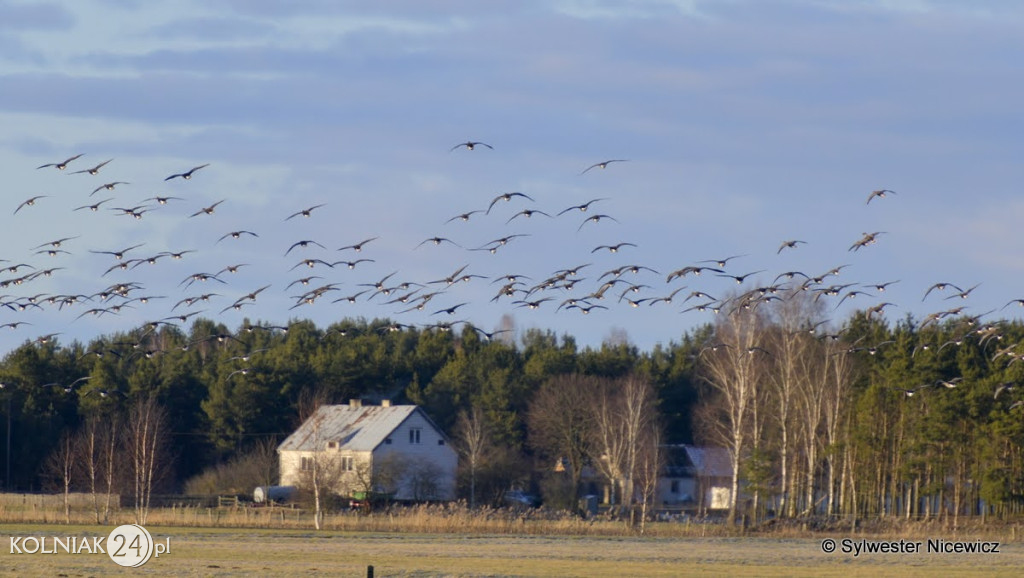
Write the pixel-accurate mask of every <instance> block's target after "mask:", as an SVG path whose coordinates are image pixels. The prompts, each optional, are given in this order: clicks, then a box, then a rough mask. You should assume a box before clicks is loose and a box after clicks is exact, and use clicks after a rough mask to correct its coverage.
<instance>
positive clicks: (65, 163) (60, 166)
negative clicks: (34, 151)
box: [36, 154, 82, 171]
mask: <svg viewBox="0 0 1024 578" xmlns="http://www.w3.org/2000/svg"><path fill="white" fill-rule="evenodd" d="M81 156H82V155H81V154H77V155H75V156H73V157H71V158H69V159H67V160H64V161H61V162H59V163H47V164H45V165H39V166H38V167H36V170H39V169H45V168H46V167H54V168H56V169H57V170H58V171H63V170H64V169H66V168H68V164H69V163H70V162H71V161H73V160H75V159H77V158H79V157H81Z"/></svg>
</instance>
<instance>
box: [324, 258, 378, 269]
mask: <svg viewBox="0 0 1024 578" xmlns="http://www.w3.org/2000/svg"><path fill="white" fill-rule="evenodd" d="M360 263H376V261H375V260H373V259H356V260H355V261H335V262H333V263H331V265H332V266H337V265H344V266H346V267H348V268H349V269H355V268H356V265H358V264H360Z"/></svg>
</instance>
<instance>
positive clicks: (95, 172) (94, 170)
mask: <svg viewBox="0 0 1024 578" xmlns="http://www.w3.org/2000/svg"><path fill="white" fill-rule="evenodd" d="M112 160H114V159H107V160H105V161H103V162H102V163H100V164H98V165H96V166H94V167H92V168H91V169H82V170H80V171H75V172H73V173H68V174H71V175H78V174H82V173H89V174H90V175H98V174H99V173H100V169H102V168H103V167H105V166H106V165H107V163H109V162H110V161H112Z"/></svg>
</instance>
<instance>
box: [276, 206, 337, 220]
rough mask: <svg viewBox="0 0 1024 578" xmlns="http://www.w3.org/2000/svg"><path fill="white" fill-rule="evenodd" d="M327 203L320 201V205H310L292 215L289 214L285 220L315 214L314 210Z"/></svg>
mask: <svg viewBox="0 0 1024 578" xmlns="http://www.w3.org/2000/svg"><path fill="white" fill-rule="evenodd" d="M326 204H327V203H320V204H319V205H313V206H312V207H310V208H308V209H303V210H301V211H296V212H294V213H292V214H291V215H288V216H287V217H286V218H285V221H288V220H291V219H293V218H295V217H298V216H300V215H301V216H303V217H309V216H310V215H312V214H313V211H315V210H316V209H319V208H320V207H322V206H324V205H326Z"/></svg>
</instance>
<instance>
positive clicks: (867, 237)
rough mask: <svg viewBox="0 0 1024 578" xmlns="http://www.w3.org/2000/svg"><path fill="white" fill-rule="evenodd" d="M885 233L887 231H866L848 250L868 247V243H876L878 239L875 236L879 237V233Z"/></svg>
mask: <svg viewBox="0 0 1024 578" xmlns="http://www.w3.org/2000/svg"><path fill="white" fill-rule="evenodd" d="M883 233H885V231H875V232H874V233H864V236H863V237H861V238H860V240H859V241H857V242H856V243H854V244H852V245H850V248H849V249H847V251H857V250H859V249H860V248H861V247H867V246H868V245H873V244H874V243H875V241H876V239H875V238H876V237H878V236H879V235H881V234H883Z"/></svg>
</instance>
